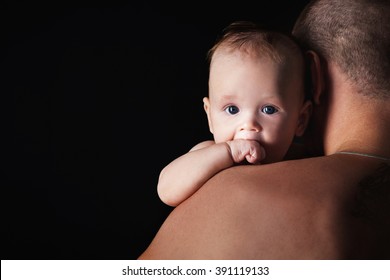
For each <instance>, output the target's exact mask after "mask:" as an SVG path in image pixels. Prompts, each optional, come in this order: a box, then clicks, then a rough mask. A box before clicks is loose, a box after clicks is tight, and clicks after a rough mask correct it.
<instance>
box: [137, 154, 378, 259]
mask: <svg viewBox="0 0 390 280" xmlns="http://www.w3.org/2000/svg"><path fill="white" fill-rule="evenodd" d="M378 164H379V163H378V161H377V160H371V159H370V160H367V159H362V158H355V157H352V156H349V157H348V156H345V155H333V156H329V157H321V158H320V157H319V158H311V159H304V160H297V161H285V162H280V163H275V164H269V165H263V166H262V167H261V168H259V166H237V167H234V168H230V169H227V170H225V171H222V172H221V173H219V174H217V175H216V176H214V177H213V178H212V179H211V180H209V181H208V183H206V184H205V185H204V186H203V188H202V189H200V190H199V191H198V192H197V193H196V194H195V195H193V196H192V197H190V198H189V199H188V200H187V201H185V202H183V203H182V204H181V205H179V206H178V207H177V209H175V210H173V212H172V213H171V215H170V216H169V218H168V219H167V220H166V222H165V223H164V224H163V226H162V227H161V229H160V231H159V233H158V234H157V236H156V238H155V239H154V241H153V242H152V243H151V245H150V247H149V248H148V249H147V250H146V251H145V253H144V254H143V255H141V256H140V258H139V259H340V258H350V257H351V256H353V258H359V257H362V258H364V257H366V256H367V254H368V255H374V257H375V256H377V255H380V252H378V250H377V249H380V248H375V244H374V243H370V242H369V243H367V241H364V242H362V240H361V238H363V237H364V240H367V235H368V236H369V237H371V238H369V239H368V240H371V241H372V242H375V240H377V234H378V233H376V232H374V231H372V230H371V229H370V227H369V226H367V225H365V224H364V221H363V220H360V219H358V218H356V217H354V216H352V215H351V211H352V210H353V207H354V202H355V201H354V198H355V193H356V192H357V191H358V189H357V188H356V186H357V185H358V182H359V181H360V180H361V179H362V178H363V177H364V176H365V175H366V174H369V173H370V172H371V171H373V170H374V169H375V168H376V167H377V166H378ZM324 171H325V172H324ZM280 174H284V175H283V176H281V175H280ZM312 174H316V176H312ZM330 174H331V175H332V177H333V178H332V184H329V180H328V179H329V175H330ZM303 175H304V176H303ZM286 182H294V183H293V184H286ZM205 217H207V218H205ZM357 232H360V233H361V235H359V234H356V233H357ZM351 233H352V235H351ZM351 236H353V238H352V239H351V238H350V237H351ZM370 250H371V251H370Z"/></svg>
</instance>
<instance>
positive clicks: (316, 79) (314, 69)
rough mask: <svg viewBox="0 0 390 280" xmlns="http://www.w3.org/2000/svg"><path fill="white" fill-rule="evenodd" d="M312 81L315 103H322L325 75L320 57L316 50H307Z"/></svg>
mask: <svg viewBox="0 0 390 280" xmlns="http://www.w3.org/2000/svg"><path fill="white" fill-rule="evenodd" d="M306 55H307V57H308V59H309V66H310V75H311V81H312V87H313V88H312V97H313V102H314V104H320V99H321V98H320V97H321V94H322V93H323V92H324V91H325V77H324V70H323V65H322V62H321V59H320V57H319V56H318V54H317V53H316V52H314V51H307V52H306Z"/></svg>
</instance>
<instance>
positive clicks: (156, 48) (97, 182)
mask: <svg viewBox="0 0 390 280" xmlns="http://www.w3.org/2000/svg"><path fill="white" fill-rule="evenodd" d="M307 2H308V1H302V0H300V1H288V2H287V1H277V0H274V1H261V0H258V1H253V2H250V3H245V2H242V1H238V2H236V3H230V4H228V3H229V2H225V3H224V2H222V3H220V4H219V5H215V6H213V2H209V3H208V4H206V3H200V2H197V1H191V2H188V1H181V2H180V3H177V4H168V3H164V2H155V3H153V2H150V1H145V2H141V1H138V2H134V1H127V2H121V3H116V2H109V1H107V3H106V4H99V5H96V4H95V5H94V7H91V6H86V5H85V6H83V5H81V4H80V5H79V6H76V5H71V4H69V3H68V4H66V3H64V4H63V5H61V4H59V2H56V1H52V3H51V4H48V3H44V4H39V3H37V2H34V1H25V2H20V1H19V2H18V1H8V2H7V3H5V4H2V8H1V15H0V16H1V21H2V24H1V25H2V27H1V28H2V29H3V32H2V34H3V39H4V38H5V40H3V43H2V46H1V60H0V64H1V65H0V69H1V72H0V73H1V100H2V101H1V105H2V106H1V107H2V112H3V113H4V115H3V114H2V115H3V117H2V120H3V121H4V122H2V123H3V125H2V130H1V131H2V139H3V141H4V140H5V143H4V142H3V144H2V149H1V150H2V155H1V159H2V170H3V171H4V174H3V175H2V177H3V180H2V182H3V183H2V191H1V192H2V195H1V207H2V223H1V233H2V237H3V238H2V241H1V243H2V245H1V250H0V251H1V259H136V258H137V256H138V255H139V254H140V253H141V252H142V251H143V250H144V249H145V248H146V247H147V245H148V244H149V243H150V241H151V240H152V238H153V236H154V235H155V234H156V232H157V230H158V229H159V227H160V225H161V224H162V223H163V221H164V219H165V218H166V217H167V216H168V214H169V213H170V211H171V210H172V208H170V207H168V206H166V205H164V204H163V203H162V202H161V201H160V200H159V198H158V196H157V192H156V184H157V179H158V175H159V172H160V170H161V169H162V168H163V166H165V165H166V164H167V163H168V162H170V161H171V160H173V159H174V158H176V157H178V156H179V155H181V154H183V153H185V152H187V151H188V150H189V149H190V148H191V147H192V146H193V145H194V144H196V143H198V142H199V141H202V140H205V139H211V134H210V133H209V131H208V127H207V119H206V115H205V113H204V111H203V103H202V98H203V97H204V96H206V95H207V78H208V65H207V62H206V53H207V50H208V49H209V48H210V47H211V46H212V44H213V43H214V41H215V39H216V38H217V36H218V35H219V34H220V32H221V30H222V29H223V28H224V27H225V26H226V25H227V24H228V23H230V22H232V21H234V20H254V21H257V22H261V23H264V24H268V25H272V26H274V27H275V28H279V29H282V30H286V31H289V30H290V28H291V26H292V24H293V22H294V20H295V19H296V17H297V15H298V14H299V12H300V11H301V9H302V8H303V6H304V5H305V4H306V3H307Z"/></svg>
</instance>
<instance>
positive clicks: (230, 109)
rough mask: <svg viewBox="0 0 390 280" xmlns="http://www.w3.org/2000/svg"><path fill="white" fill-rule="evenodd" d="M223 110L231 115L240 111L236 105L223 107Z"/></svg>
mask: <svg viewBox="0 0 390 280" xmlns="http://www.w3.org/2000/svg"><path fill="white" fill-rule="evenodd" d="M225 111H226V112H227V113H229V114H231V115H235V114H237V113H238V112H239V111H240V109H238V107H237V106H229V107H227V108H226V109H225Z"/></svg>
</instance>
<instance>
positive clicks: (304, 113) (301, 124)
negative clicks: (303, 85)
mask: <svg viewBox="0 0 390 280" xmlns="http://www.w3.org/2000/svg"><path fill="white" fill-rule="evenodd" d="M312 110H313V104H312V103H311V101H310V100H307V101H305V103H304V104H303V106H302V108H301V110H300V112H299V117H298V124H297V128H296V130H295V136H298V137H300V136H302V135H303V133H304V132H305V130H306V127H307V125H308V123H309V119H310V116H311V113H312Z"/></svg>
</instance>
